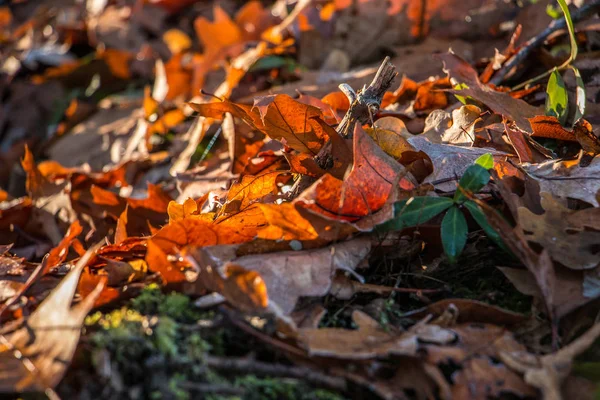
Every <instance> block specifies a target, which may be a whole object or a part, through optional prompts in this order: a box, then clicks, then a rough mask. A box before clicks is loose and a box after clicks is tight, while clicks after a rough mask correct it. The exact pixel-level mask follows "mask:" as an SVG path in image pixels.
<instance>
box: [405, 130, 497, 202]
mask: <svg viewBox="0 0 600 400" xmlns="http://www.w3.org/2000/svg"><path fill="white" fill-rule="evenodd" d="M408 142H409V143H410V144H411V145H413V146H414V147H415V148H416V149H417V150H419V151H422V152H424V153H425V154H427V155H428V156H429V158H430V159H431V162H432V163H433V173H432V174H431V175H429V176H427V178H425V180H424V183H428V182H431V183H435V186H436V188H437V189H439V190H442V191H445V192H451V191H454V190H456V187H457V185H458V178H460V177H461V176H462V175H463V174H464V172H465V171H466V170H467V168H469V167H470V166H471V165H473V163H474V162H475V160H476V159H477V158H479V156H482V155H484V154H488V153H489V154H492V155H493V156H494V158H495V159H503V158H504V157H506V156H508V154H506V153H502V152H499V151H496V150H494V149H487V148H478V147H464V146H454V145H450V144H438V143H432V142H431V141H429V140H428V139H427V138H425V137H421V136H420V135H419V136H415V137H414V138H411V139H409V140H408Z"/></svg>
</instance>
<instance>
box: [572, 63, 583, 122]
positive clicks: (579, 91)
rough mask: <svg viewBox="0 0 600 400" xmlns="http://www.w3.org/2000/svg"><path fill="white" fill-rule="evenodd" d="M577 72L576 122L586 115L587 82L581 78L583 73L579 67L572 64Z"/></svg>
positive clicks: (575, 72)
mask: <svg viewBox="0 0 600 400" xmlns="http://www.w3.org/2000/svg"><path fill="white" fill-rule="evenodd" d="M570 68H571V69H572V70H573V73H574V74H575V82H576V83H577V89H576V106H577V109H576V110H575V118H574V119H573V120H574V121H575V122H577V121H579V119H580V118H582V117H583V116H584V115H585V84H584V83H583V79H581V74H580V73H579V69H577V68H576V67H574V66H573V65H571V66H570Z"/></svg>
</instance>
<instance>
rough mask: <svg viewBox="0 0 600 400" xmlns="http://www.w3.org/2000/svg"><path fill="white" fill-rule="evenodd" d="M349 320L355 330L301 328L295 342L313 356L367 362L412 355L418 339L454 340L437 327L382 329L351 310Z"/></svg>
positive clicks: (451, 335)
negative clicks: (398, 329)
mask: <svg viewBox="0 0 600 400" xmlns="http://www.w3.org/2000/svg"><path fill="white" fill-rule="evenodd" d="M352 319H353V320H354V323H355V324H356V325H358V329H357V330H349V329H341V328H322V329H313V328H304V329H300V330H299V333H298V335H299V336H298V340H299V341H300V343H301V345H302V347H304V348H306V350H307V351H308V354H310V355H311V356H313V357H315V356H318V357H332V358H339V359H343V360H368V359H374V358H379V357H386V356H391V355H396V356H414V355H416V354H417V350H418V349H419V339H421V338H422V339H425V340H428V341H430V342H433V343H437V344H445V343H449V342H451V341H453V340H454V339H455V334H454V333H453V332H451V331H449V330H446V329H444V328H440V327H439V326H437V325H426V324H417V325H415V326H413V327H412V328H411V329H409V330H408V331H407V332H399V331H397V330H390V329H388V330H386V329H384V328H382V327H381V326H380V325H379V323H378V322H377V321H375V320H374V319H372V318H371V317H369V316H368V315H367V314H365V313H363V312H361V311H354V312H353V313H352Z"/></svg>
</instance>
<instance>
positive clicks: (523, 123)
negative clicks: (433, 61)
mask: <svg viewBox="0 0 600 400" xmlns="http://www.w3.org/2000/svg"><path fill="white" fill-rule="evenodd" d="M437 57H438V58H439V59H440V60H442V61H443V62H444V69H445V70H446V71H447V72H448V74H449V75H450V77H452V78H454V79H456V80H457V81H458V82H460V83H464V84H465V85H467V88H466V89H462V90H460V91H456V94H459V95H461V96H471V97H472V98H474V99H475V100H478V101H480V102H482V103H483V104H485V105H486V106H487V107H489V108H490V109H491V110H492V111H493V112H495V113H496V114H500V115H503V116H505V117H506V118H508V119H510V120H513V121H515V122H516V124H517V125H518V126H519V127H520V128H521V129H524V130H526V131H530V130H531V126H530V124H529V121H528V118H533V117H534V116H536V115H540V114H542V112H540V110H539V109H538V108H536V107H533V106H530V105H529V104H527V103H526V102H524V101H523V100H520V99H515V98H513V97H511V96H510V95H509V94H508V93H503V92H498V91H495V90H493V89H492V88H490V87H489V86H486V85H484V84H482V83H481V82H480V81H479V78H478V76H477V72H476V71H475V70H474V69H473V68H472V67H471V66H470V65H469V64H467V63H466V62H465V61H464V60H462V59H461V58H460V57H458V56H457V55H456V54H454V53H451V52H449V53H446V54H442V55H438V56H437Z"/></svg>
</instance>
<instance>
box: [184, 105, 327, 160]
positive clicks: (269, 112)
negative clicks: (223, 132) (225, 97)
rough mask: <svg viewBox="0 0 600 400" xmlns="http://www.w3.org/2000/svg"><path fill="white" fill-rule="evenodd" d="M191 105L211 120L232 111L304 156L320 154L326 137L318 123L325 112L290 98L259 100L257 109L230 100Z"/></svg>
mask: <svg viewBox="0 0 600 400" xmlns="http://www.w3.org/2000/svg"><path fill="white" fill-rule="evenodd" d="M189 105H190V106H191V107H192V108H193V109H194V110H195V111H197V112H199V113H200V115H202V116H205V117H210V118H217V119H222V118H223V115H224V114H225V113H226V112H230V113H231V114H233V115H234V116H236V117H238V118H241V119H243V120H244V121H245V122H246V123H248V124H249V125H250V126H252V127H254V128H255V129H258V130H260V131H261V132H263V133H264V134H266V135H268V136H269V137H271V138H272V139H276V140H279V141H281V142H283V143H284V144H285V145H286V146H289V147H291V148H293V149H295V150H298V151H300V152H303V153H308V154H313V155H316V154H317V153H318V151H319V149H320V148H321V146H322V145H323V142H324V140H325V136H326V133H325V132H324V131H323V128H322V127H321V125H320V124H319V123H318V122H317V121H316V120H315V119H317V118H321V119H322V118H323V114H322V113H321V110H319V109H318V108H316V107H313V106H310V105H306V104H303V103H300V102H298V101H296V100H294V99H292V98H291V97H290V96H287V95H276V96H265V97H262V98H258V99H257V100H256V101H255V104H254V107H250V106H247V105H242V104H235V103H232V102H229V101H223V102H220V103H205V104H197V103H189Z"/></svg>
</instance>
